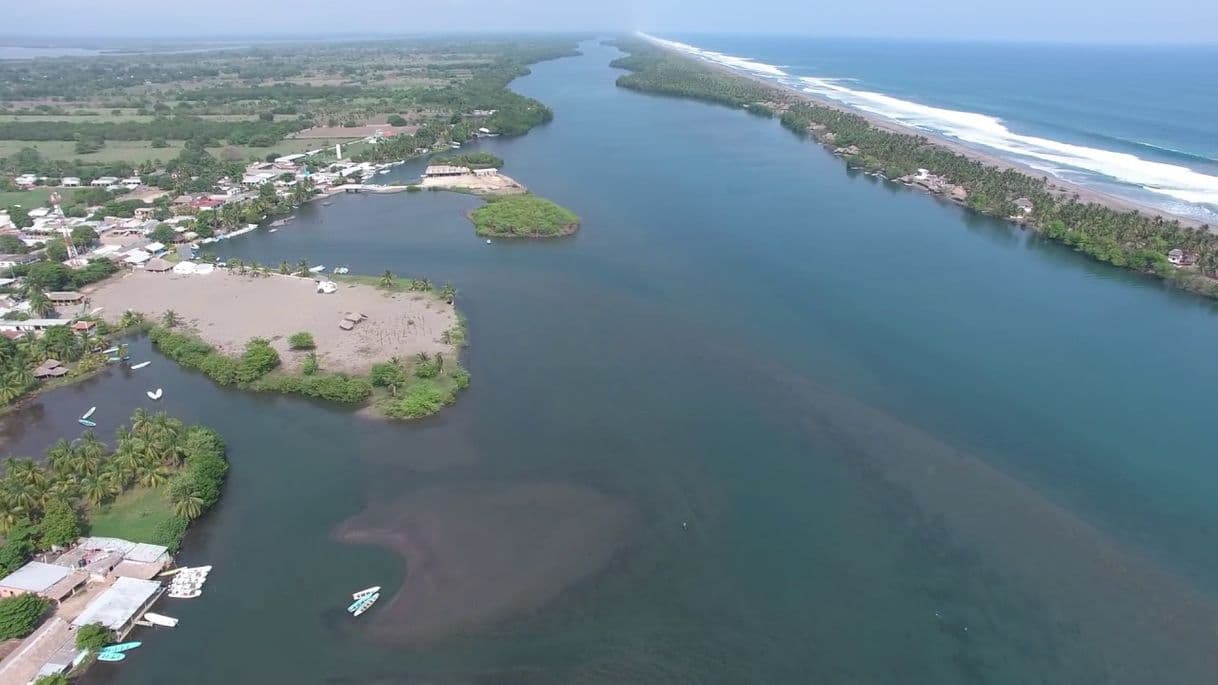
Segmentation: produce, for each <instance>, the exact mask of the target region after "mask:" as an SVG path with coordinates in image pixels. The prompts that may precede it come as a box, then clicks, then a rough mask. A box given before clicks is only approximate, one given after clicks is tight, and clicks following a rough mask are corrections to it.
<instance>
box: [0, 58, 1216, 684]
mask: <svg viewBox="0 0 1218 685" xmlns="http://www.w3.org/2000/svg"><path fill="white" fill-rule="evenodd" d="M583 51H584V55H583V56H581V57H576V58H568V59H563V60H557V61H553V62H549V63H544V64H540V65H537V66H536V67H535V68H534V72H533V74H532V75H530V76H527V77H524V78H522V79H520V80H518V81H517V82H516V83H515V84H514V87H515V88H517V89H518V90H519V91H520V92H523V93H525V94H528V95H530V96H533V97H537V98H539V99H541V100H543V101H544V102H546V103H547V104H549V105H550V106H551V107H552V108H553V109H554V112H555V119H554V121H553V122H552V123H551V124H549V125H547V126H544V127H542V128H539V129H536V130H534V131H533V132H531V133H530V134H529V135H527V136H525V137H523V138H519V139H512V140H508V139H497V140H493V141H486V142H485V143H484V144H483V145H482V148H481V149H487V150H489V151H491V152H495V153H496V154H499V155H501V156H502V157H504V158H505V159H506V160H507V162H506V169H505V171H508V172H509V173H511V174H512V175H513V176H514V177H515V178H517V179H519V180H521V181H522V182H524V183H525V184H527V185H529V186H530V187H531V188H532V189H533V190H535V191H536V192H538V193H540V194H543V195H546V196H548V197H551V198H553V199H555V200H557V201H558V202H560V203H562V204H563V205H565V206H567V207H570V208H571V209H573V210H574V211H576V212H577V213H579V214H580V215H581V216H582V217H583V218H584V224H583V229H582V230H581V232H580V233H579V234H578V235H576V236H575V237H573V238H570V239H564V240H560V241H556V242H546V243H536V242H528V243H524V242H522V243H506V242H502V241H497V242H495V243H493V244H491V245H487V244H485V243H484V241H482V240H479V239H477V238H476V237H475V236H474V234H473V230H472V227H471V226H470V224H469V223H468V221H467V220H466V219H465V218H464V212H465V211H467V210H468V209H470V208H471V207H473V206H476V204H477V200H475V199H474V198H470V197H467V196H463V195H453V194H444V193H422V194H402V195H387V196H342V197H337V198H335V200H334V202H333V205H332V206H328V207H324V206H321V205H316V204H315V205H314V206H311V207H309V208H306V209H305V210H303V211H302V213H301V215H300V216H299V218H298V219H297V220H296V221H294V222H293V223H292V224H289V226H288V227H285V228H283V229H281V230H279V231H278V232H276V233H275V234H273V235H272V234H269V233H267V232H264V231H259V232H256V233H254V234H250V235H249V236H246V237H244V238H239V239H236V240H234V241H232V242H231V243H229V244H225V245H223V248H222V249H223V253H224V255H225V256H228V257H240V258H243V259H256V260H258V261H260V262H263V263H271V264H276V263H278V262H279V261H280V260H289V261H294V260H296V259H299V258H301V257H306V258H308V259H310V261H312V262H313V263H326V264H327V265H330V266H334V265H338V264H348V265H349V266H350V267H351V269H352V271H354V272H357V273H358V272H362V273H373V274H376V273H380V272H382V271H383V270H385V269H387V268H388V269H391V270H393V271H394V272H395V273H398V274H409V275H414V276H425V277H428V278H430V279H432V280H434V281H437V282H443V281H451V282H453V284H454V285H455V286H456V287H457V288H458V289H459V291H460V296H459V306H460V307H461V309H462V310H463V311H464V313H465V314H466V315H467V316H468V318H469V322H470V325H469V328H470V348H469V349H468V352H467V354H466V355H465V360H464V361H465V363H466V365H467V366H468V368H469V369H470V371H471V373H472V374H473V385H472V387H471V388H470V389H469V390H468V391H467V392H466V393H465V394H463V395H462V396H461V397H460V399H459V400H458V402H457V404H456V405H455V406H454V407H451V408H449V409H446V410H445V411H444V412H443V413H442V414H441V415H440V416H438V417H436V418H434V419H431V420H427V421H422V422H417V423H411V424H405V425H402V424H388V423H382V422H377V421H372V420H368V419H365V418H362V417H360V416H358V415H355V414H352V413H351V412H349V411H346V410H343V409H341V408H337V407H333V406H329V405H325V404H316V403H312V402H309V401H305V400H301V399H295V398H282V397H266V396H257V395H250V394H246V393H241V392H234V391H225V390H220V389H218V388H216V387H214V386H213V385H212V384H211V383H210V382H209V381H207V380H206V379H204V378H202V377H200V376H198V375H195V374H192V373H189V372H185V371H182V370H180V369H178V368H176V367H175V366H174V365H173V364H171V363H170V362H168V361H167V360H164V359H162V358H160V357H157V356H156V355H155V353H152V352H150V351H149V350H148V349H147V347H146V343H142V342H141V343H137V344H136V346H135V347H134V351H133V354H134V356H135V357H137V358H143V357H144V356H145V355H152V358H153V359H154V360H155V361H154V364H153V365H152V366H150V367H149V368H148V369H145V370H143V371H139V372H134V373H131V374H126V373H124V372H120V371H113V372H111V374H110V375H108V376H103V377H101V378H99V379H97V380H96V381H92V382H90V383H86V384H82V385H80V386H76V387H73V388H70V389H65V390H62V391H57V392H54V393H51V394H49V395H48V396H46V397H45V398H43V399H42V400H41V401H40V402H39V403H38V407H35V408H34V410H32V411H33V414H31V415H30V416H28V417H25V416H17V417H14V418H10V419H9V420H8V421H7V422H6V424H5V425H4V426H3V427H2V428H3V430H4V431H5V435H6V437H7V438H8V440H9V443H8V444H7V445H6V449H8V450H9V451H13V452H17V453H33V452H35V451H37V450H38V449H41V448H42V447H43V446H45V445H46V444H48V443H49V442H50V441H52V440H53V439H55V438H56V437H59V436H60V435H62V434H69V433H72V432H74V431H72V428H73V425H72V424H71V419H72V418H74V417H75V416H78V415H79V413H80V411H83V409H84V408H87V407H88V406H89V405H93V404H96V405H99V406H101V407H102V409H99V410H98V416H97V417H95V418H98V420H99V421H100V422H102V425H103V427H107V428H108V427H109V426H111V425H112V422H113V421H115V420H117V418H119V417H123V416H126V415H128V414H129V413H130V410H131V408H133V407H134V406H137V405H140V404H149V403H148V402H147V401H146V400H144V399H143V396H142V393H143V390H144V389H146V387H149V386H151V385H152V384H155V385H157V386H161V387H164V388H165V393H166V396H165V399H164V400H162V403H161V404H162V406H163V408H164V409H166V410H168V411H171V412H172V413H174V414H177V415H180V416H183V417H184V418H187V419H189V420H194V421H203V422H206V423H208V424H211V425H213V426H215V427H216V428H217V429H218V430H220V431H221V432H222V433H223V434H224V436H225V437H226V438H227V439H228V441H229V444H230V457H231V459H232V462H233V469H232V472H231V478H230V481H229V484H228V486H227V490H226V492H225V497H224V500H223V501H222V503H221V505H220V507H219V508H218V510H217V511H216V512H214V513H213V514H212V515H210V516H209V517H208V518H207V519H206V521H205V522H204V523H203V524H202V525H201V526H199V528H198V529H197V530H196V531H194V532H192V534H191V535H190V537H189V538H188V540H187V543H186V551H185V553H184V555H183V560H184V561H185V562H186V563H202V562H206V563H210V564H214V565H215V566H216V570H215V571H214V572H213V575H212V577H211V579H210V580H209V583H208V587H207V589H206V592H205V594H204V596H203V597H202V598H201V599H198V600H192V601H184V602H169V603H167V604H163V605H158V611H161V612H162V613H166V614H169V615H172V616H176V617H178V618H180V619H181V623H180V625H179V626H178V627H177V628H175V629H173V630H171V631H164V630H163V631H155V632H153V631H143V632H141V633H139V637H138V639H141V640H143V641H144V642H145V645H144V647H142V648H141V649H140V650H138V652H136V653H134V654H133V655H132V657H131V658H129V659H128V660H127V661H125V662H123V663H122V664H119V665H110V664H99V665H97V666H95V667H94V668H93V669H92V671H91V672H90V674H89V677H88V678H87V682H91V683H110V682H114V683H119V682H121V683H124V684H127V683H134V684H144V683H148V684H152V683H165V682H174V683H176V684H178V685H188V684H192V683H215V682H229V683H254V682H292V683H398V682H429V683H471V682H496V683H499V682H520V683H526V682H527V683H600V682H647V683H657V682H725V683H727V682H730V683H738V682H759V683H786V682H792V683H794V682H885V683H895V682H901V683H908V682H933V683H976V682H990V683H1030V682H1070V683H1099V682H1129V683H1147V682H1171V683H1194V682H1209V681H1212V676H1213V674H1214V673H1215V672H1216V671H1215V669H1216V668H1218V664H1216V661H1215V659H1216V657H1215V654H1216V653H1218V652H1216V650H1215V647H1218V645H1216V644H1215V642H1216V641H1218V632H1216V631H1215V628H1216V627H1218V609H1216V606H1218V605H1216V603H1215V598H1216V593H1218V582H1215V580H1214V579H1215V578H1218V544H1216V543H1218V498H1215V497H1214V496H1213V492H1214V489H1215V486H1216V485H1218V461H1215V459H1214V458H1213V457H1214V448H1213V445H1214V438H1215V431H1214V429H1213V425H1214V423H1213V420H1212V414H1213V412H1212V401H1211V399H1210V395H1211V394H1212V393H1211V392H1209V389H1211V388H1213V387H1215V385H1216V383H1218V360H1216V359H1215V356H1214V354H1213V349H1214V341H1215V340H1218V316H1216V312H1215V309H1214V307H1213V306H1212V305H1211V304H1208V303H1206V302H1204V301H1202V300H1200V299H1197V298H1194V297H1191V296H1188V295H1184V294H1180V293H1177V292H1173V291H1171V290H1169V289H1165V288H1164V287H1162V286H1160V285H1159V284H1157V283H1155V282H1153V281H1150V280H1146V279H1142V278H1139V277H1138V276H1135V275H1131V274H1129V273H1126V272H1123V271H1120V270H1117V269H1112V268H1108V267H1106V266H1103V265H1099V264H1095V263H1093V262H1090V261H1088V260H1087V259H1085V258H1083V257H1080V256H1078V255H1076V254H1074V253H1073V252H1071V251H1069V250H1067V249H1065V248H1062V247H1061V246H1057V245H1053V244H1047V243H1044V242H1042V241H1040V240H1038V239H1037V238H1036V237H1035V236H1032V235H1029V234H1027V233H1024V232H1021V231H1019V230H1018V229H1015V228H1013V227H1011V226H1009V225H1006V224H1003V223H1001V222H997V221H992V220H989V219H984V218H979V217H976V216H973V215H970V214H968V213H966V212H964V211H962V210H961V209H960V208H958V207H956V206H953V205H948V204H944V203H941V202H939V201H937V200H935V199H934V198H931V197H928V196H926V195H923V194H918V193H914V192H909V191H907V190H905V189H903V188H900V187H894V186H892V185H887V184H884V183H882V182H879V181H876V180H875V179H872V178H869V177H865V176H853V175H849V174H847V173H845V171H844V170H843V168H842V165H841V163H840V161H839V160H837V159H835V158H833V157H832V156H830V155H828V154H826V153H825V152H823V151H822V150H820V149H819V148H817V147H815V146H813V145H810V144H807V143H805V142H802V141H800V140H798V139H797V138H795V137H794V136H792V135H791V134H790V133H789V132H787V131H785V130H783V129H782V128H781V127H780V126H779V125H778V124H777V123H776V122H774V121H770V120H764V119H759V118H755V117H752V116H750V115H747V114H745V113H743V112H739V111H735V110H732V109H727V108H721V107H714V106H708V105H704V104H700V103H695V102H686V101H679V100H672V99H665V98H658V97H651V96H645V95H640V94H637V93H633V92H629V91H624V90H620V89H616V88H615V87H614V85H613V79H614V78H615V77H616V75H617V73H616V72H614V71H613V70H611V69H609V68H608V66H607V65H608V62H609V61H610V60H611V59H612V58H613V57H614V56H615V55H616V54H618V53H617V52H616V51H615V50H613V49H611V48H607V47H604V46H600V45H598V44H595V43H586V44H584V45H583ZM416 172H417V169H415V168H412V167H403V168H401V169H400V171H398V172H397V174H398V176H385V177H378V180H379V179H385V180H394V179H395V178H396V179H401V180H404V178H405V177H406V176H408V175H409V174H411V173H416ZM141 374H145V375H141ZM61 417H67V418H65V419H63V420H61ZM369 530H376V531H379V533H378V535H379V538H377V539H378V540H379V541H380V542H382V543H383V542H385V541H386V540H389V541H392V540H394V539H396V540H398V542H400V543H402V545H404V546H405V547H409V546H410V545H411V544H414V545H415V546H416V548H417V549H415V550H414V553H412V554H407V555H406V556H405V557H403V556H402V555H400V554H398V553H396V552H395V551H394V550H393V549H391V547H389V546H369V545H362V544H349V543H347V542H344V541H343V540H342V539H340V536H351V535H358V533H359V532H360V531H369ZM395 536H396V537H395ZM374 537H376V536H374ZM420 539H423V540H425V542H426V543H427V544H426V545H423V546H422V547H420V543H419V540H420ZM372 584H379V585H383V586H385V588H386V591H387V593H388V594H389V597H387V598H386V599H383V600H382V603H381V604H380V605H378V606H377V607H375V608H374V609H373V610H372V611H370V612H369V613H368V614H367V615H365V616H364V617H363V618H361V619H360V620H358V621H352V620H350V619H349V617H348V616H347V615H346V614H345V613H344V612H343V608H344V607H345V605H346V603H347V602H346V600H345V598H346V596H348V594H349V593H350V592H351V591H352V590H354V589H357V588H361V587H365V586H368V585H372ZM487 607H500V609H499V610H497V611H489V610H486V609H487ZM503 607H509V608H507V609H504V608H503ZM484 610H486V611H484ZM453 617H456V620H451V621H447V622H446V619H452V618H453Z"/></svg>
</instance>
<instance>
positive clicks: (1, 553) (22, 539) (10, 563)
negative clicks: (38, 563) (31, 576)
mask: <svg viewBox="0 0 1218 685" xmlns="http://www.w3.org/2000/svg"><path fill="white" fill-rule="evenodd" d="M34 549H35V545H34V529H33V526H31V525H30V522H29V521H22V522H20V523H18V524H17V525H15V526H13V527H12V528H11V529H9V531H8V535H6V536H5V540H4V546H3V547H0V573H2V574H3V575H6V576H7V575H8V574H10V573H12V572H13V571H16V570H17V569H19V568H21V567H22V566H24V565H25V562H27V561H29V560H30V557H31V556H33V554H34Z"/></svg>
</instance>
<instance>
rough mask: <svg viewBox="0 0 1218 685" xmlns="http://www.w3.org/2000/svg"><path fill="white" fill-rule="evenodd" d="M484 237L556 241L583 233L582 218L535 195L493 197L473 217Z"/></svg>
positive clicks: (473, 213)
mask: <svg viewBox="0 0 1218 685" xmlns="http://www.w3.org/2000/svg"><path fill="white" fill-rule="evenodd" d="M470 219H471V220H472V221H473V222H474V228H475V230H476V231H477V233H478V235H480V236H487V237H499V238H553V237H558V236H565V235H571V234H572V233H575V232H576V231H577V230H579V217H578V216H576V215H575V213H573V212H571V211H570V210H568V209H566V208H565V207H562V206H560V205H558V204H556V203H554V202H552V201H550V200H547V199H545V198H543V197H538V196H537V195H533V194H532V193H526V194H523V195H507V196H502V197H492V198H490V199H488V200H487V202H486V204H484V205H483V206H481V207H479V208H478V209H475V210H474V211H473V212H471V213H470Z"/></svg>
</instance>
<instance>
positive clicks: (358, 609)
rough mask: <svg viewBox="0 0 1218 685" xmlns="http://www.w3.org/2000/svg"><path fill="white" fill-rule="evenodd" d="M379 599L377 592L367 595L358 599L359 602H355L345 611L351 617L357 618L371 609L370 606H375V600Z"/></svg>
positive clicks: (379, 595) (379, 594)
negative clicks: (349, 613) (348, 612)
mask: <svg viewBox="0 0 1218 685" xmlns="http://www.w3.org/2000/svg"><path fill="white" fill-rule="evenodd" d="M380 598H381V593H379V592H374V593H372V594H370V595H368V596H367V597H361V598H360V599H359V601H357V602H356V603H355V604H352V605H351V607H350V608H348V609H347V611H350V612H351V615H352V616H359V615H361V614H363V613H364V612H365V611H367V610H369V609H371V608H372V605H373V604H376V600H378V599H380Z"/></svg>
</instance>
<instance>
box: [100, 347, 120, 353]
mask: <svg viewBox="0 0 1218 685" xmlns="http://www.w3.org/2000/svg"><path fill="white" fill-rule="evenodd" d="M115 352H118V348H117V347H107V348H106V349H104V350H102V354H114V353H115Z"/></svg>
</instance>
